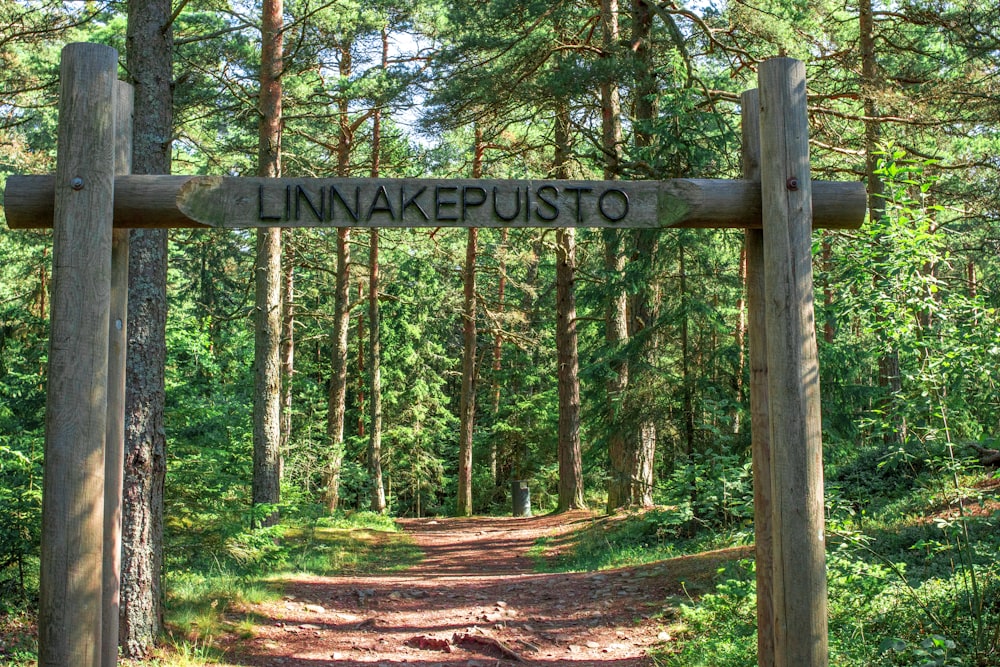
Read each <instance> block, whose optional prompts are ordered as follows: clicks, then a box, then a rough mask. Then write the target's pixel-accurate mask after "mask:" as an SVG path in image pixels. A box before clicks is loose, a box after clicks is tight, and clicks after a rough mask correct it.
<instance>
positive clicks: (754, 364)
mask: <svg viewBox="0 0 1000 667" xmlns="http://www.w3.org/2000/svg"><path fill="white" fill-rule="evenodd" d="M740 103H741V108H742V114H743V178H745V179H746V180H748V181H757V182H759V181H760V96H759V95H758V92H757V91H756V90H748V91H746V92H745V93H743V95H742V96H741V98H740ZM746 258H747V268H746V280H747V311H748V318H747V322H748V325H749V339H750V439H751V441H752V443H753V445H752V450H753V527H754V558H755V560H756V564H757V665H758V667H774V601H773V599H772V594H771V589H772V586H773V577H772V573H771V570H772V568H773V567H774V545H773V539H772V532H773V523H772V521H771V511H772V502H771V434H770V433H769V429H770V426H769V422H770V417H769V415H768V405H767V324H766V316H765V312H764V308H765V306H764V294H765V291H764V232H763V230H760V229H747V230H746Z"/></svg>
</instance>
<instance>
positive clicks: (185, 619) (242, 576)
mask: <svg viewBox="0 0 1000 667" xmlns="http://www.w3.org/2000/svg"><path fill="white" fill-rule="evenodd" d="M226 544H227V550H228V553H229V556H230V561H229V562H230V565H231V566H232V567H231V568H228V569H227V568H226V567H224V566H219V567H217V568H214V569H213V570H211V571H209V572H203V571H191V570H188V571H181V572H171V574H170V575H169V576H168V579H167V610H166V611H167V619H166V623H167V629H168V639H169V642H168V646H167V650H166V651H164V652H163V653H162V655H160V656H159V657H158V659H157V662H158V663H160V664H162V665H165V666H168V667H169V666H173V667H190V666H192V665H204V664H209V663H211V664H218V663H220V662H223V663H224V655H223V652H222V650H221V643H220V640H221V639H223V638H226V637H235V638H237V639H249V638H252V637H253V636H254V635H255V633H256V627H257V625H258V621H259V617H258V616H257V615H256V614H255V613H254V611H253V610H254V608H255V607H257V606H258V605H261V604H264V603H266V602H275V601H277V600H279V599H280V598H281V592H282V588H283V586H282V582H283V580H284V579H285V578H287V577H289V576H294V575H296V574H314V575H321V576H330V575H336V574H356V573H378V572H387V571H396V570H402V569H406V568H408V567H410V566H412V565H414V564H415V563H417V562H419V561H420V559H421V558H422V554H421V552H420V551H419V549H417V547H416V546H415V545H414V544H413V542H412V541H411V540H410V539H409V537H408V536H406V535H405V534H403V533H402V532H400V531H399V530H398V528H397V527H396V524H395V523H394V522H393V521H392V519H390V518H388V517H384V516H381V515H378V514H372V513H370V512H360V513H357V514H354V515H352V516H350V517H343V516H341V517H332V518H321V519H318V520H315V521H309V522H299V523H294V524H291V525H281V526H277V527H273V528H269V529H265V530H263V531H254V532H252V533H242V534H240V535H237V536H233V537H231V538H229V539H228V540H227V542H226Z"/></svg>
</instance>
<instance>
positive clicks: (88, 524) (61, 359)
mask: <svg viewBox="0 0 1000 667" xmlns="http://www.w3.org/2000/svg"><path fill="white" fill-rule="evenodd" d="M117 73H118V54H117V53H116V52H115V51H114V49H111V48H109V47H106V46H101V45H98V44H70V45H69V46H67V47H66V48H64V49H63V53H62V64H61V69H60V81H61V90H60V102H59V109H60V111H59V148H58V153H57V167H56V175H55V183H56V186H55V202H54V213H53V219H54V221H53V235H52V237H53V242H52V315H51V322H52V327H51V333H50V336H49V363H48V388H47V403H46V414H45V476H44V488H45V494H44V499H43V501H42V545H41V570H40V586H39V588H40V590H39V610H38V663H39V665H42V666H45V667H48V666H49V665H53V666H54V665H59V666H60V667H64V666H66V665H80V666H84V665H85V666H87V667H97V665H99V664H100V659H101V601H102V592H101V583H102V582H101V571H102V565H103V536H104V445H105V426H106V422H107V373H108V318H109V312H110V306H111V236H112V227H111V221H112V202H113V200H114V174H115V155H114V145H115V137H114V132H115V87H116V85H117Z"/></svg>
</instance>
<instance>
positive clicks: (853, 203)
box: [5, 176, 866, 229]
mask: <svg viewBox="0 0 1000 667" xmlns="http://www.w3.org/2000/svg"><path fill="white" fill-rule="evenodd" d="M807 185H808V184H807ZM114 190H115V201H114V226H115V227H217V228H252V227H620V228H669V227H689V228H759V227H760V226H761V190H760V184H759V183H754V182H751V181H746V180H722V179H719V180H709V179H690V178H684V179H673V180H665V181H550V180H472V179H389V178H384V179H370V178H339V179H338V178H269V179H263V178H237V177H218V176H119V177H118V178H117V179H115V188H114ZM54 193H55V177H54V176H11V177H9V178H8V179H7V190H6V193H5V208H6V213H7V224H8V226H9V227H11V228H12V229H26V228H45V227H51V226H52V219H53V206H52V202H53V198H54ZM812 193H813V195H812V196H813V200H812V201H813V213H814V218H813V227H814V228H824V229H856V228H858V227H860V226H861V222H862V220H863V219H864V215H865V205H866V198H865V188H864V184H862V183H860V182H858V183H854V182H840V181H815V182H813V183H812Z"/></svg>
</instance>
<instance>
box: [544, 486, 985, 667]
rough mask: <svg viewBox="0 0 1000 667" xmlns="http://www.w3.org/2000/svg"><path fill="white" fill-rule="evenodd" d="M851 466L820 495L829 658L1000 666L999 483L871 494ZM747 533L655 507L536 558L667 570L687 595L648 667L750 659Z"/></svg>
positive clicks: (671, 611) (881, 666)
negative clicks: (701, 525) (694, 524)
mask: <svg viewBox="0 0 1000 667" xmlns="http://www.w3.org/2000/svg"><path fill="white" fill-rule="evenodd" d="M877 472H878V473H879V474H880V475H883V476H884V471H877ZM851 474H852V475H855V477H850V476H848V477H844V478H839V479H838V477H837V476H836V474H834V475H831V484H830V485H829V486H828V489H827V490H828V493H827V511H828V516H827V534H828V551H827V573H828V588H829V594H828V618H829V624H828V625H829V646H830V664H831V665H837V666H838V667H917V666H919V667H925V666H926V667H992V666H994V665H998V664H1000V562H998V559H997V554H998V553H1000V531H998V530H997V523H998V522H1000V479H998V478H994V477H992V476H990V475H989V474H984V472H983V471H982V470H977V469H975V468H972V469H969V470H966V471H964V472H962V473H961V474H960V475H959V477H958V478H957V479H958V483H957V484H956V483H955V479H956V478H955V477H953V476H952V473H951V472H950V471H948V470H943V469H942V470H939V471H936V472H935V471H931V470H923V471H919V472H918V473H917V474H915V475H914V476H913V477H912V478H909V479H906V480H897V479H894V480H893V487H892V489H891V491H892V492H891V493H888V494H886V495H885V496H883V497H876V496H873V495H870V494H871V492H872V489H874V488H877V487H878V485H879V483H881V482H882V481H884V480H883V479H881V478H879V479H861V478H859V477H857V473H856V471H851ZM852 494H853V495H854V496H856V497H854V498H852ZM869 501H870V502H869ZM959 501H961V505H960V502H959ZM751 540H752V532H751V531H750V529H749V527H745V526H738V527H737V528H736V529H730V530H727V531H719V532H713V531H710V530H705V529H701V530H697V531H691V530H690V524H684V523H683V521H679V520H678V517H677V516H676V513H675V512H673V511H672V510H671V509H670V508H662V507H661V508H656V509H654V510H650V511H646V512H642V513H638V512H636V513H629V514H620V515H614V516H610V517H603V518H599V519H596V520H594V521H592V522H590V523H589V524H588V525H587V526H585V527H584V528H582V529H580V530H578V531H575V532H574V533H570V534H567V535H563V536H560V537H558V538H547V539H543V540H539V541H538V543H536V544H535V546H534V547H533V548H532V550H531V552H530V555H531V556H532V558H533V559H534V562H535V566H536V569H538V570H542V571H588V570H600V569H606V568H613V567H643V568H650V567H653V568H655V569H658V570H662V572H663V576H671V577H675V578H677V579H678V581H679V582H681V583H682V589H683V590H684V592H685V595H684V596H677V597H675V598H671V599H668V600H664V601H663V611H662V615H661V616H660V620H661V622H662V623H663V630H664V632H665V633H666V634H667V635H669V636H670V640H669V641H668V642H665V643H664V644H663V645H662V646H661V647H660V648H659V649H658V650H657V651H656V652H655V653H654V655H653V657H654V660H655V661H656V664H657V665H659V666H661V667H699V666H704V667H755V666H756V664H757V652H756V604H757V599H756V590H755V589H756V571H755V567H754V562H753V560H752V559H751V558H749V557H747V556H748V555H747V554H746V553H745V550H744V552H743V553H742V554H741V552H740V549H739V547H740V546H741V545H747V544H749V543H750V541H751ZM712 549H714V550H717V551H711V550H712ZM650 563H656V565H650Z"/></svg>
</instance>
